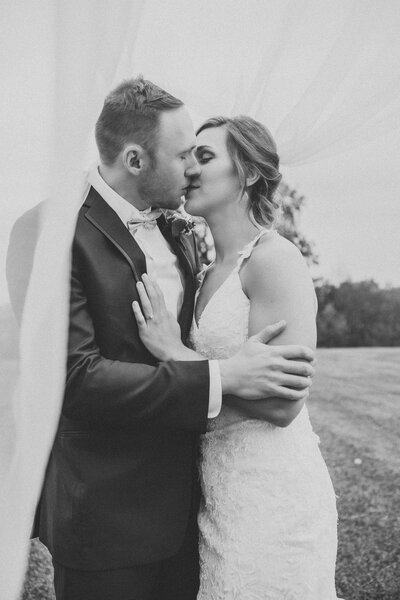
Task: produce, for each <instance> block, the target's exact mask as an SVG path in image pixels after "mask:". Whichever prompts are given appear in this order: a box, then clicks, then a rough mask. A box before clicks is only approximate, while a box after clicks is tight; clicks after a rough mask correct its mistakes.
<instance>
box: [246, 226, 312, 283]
mask: <svg viewBox="0 0 400 600" xmlns="http://www.w3.org/2000/svg"><path fill="white" fill-rule="evenodd" d="M242 280H243V284H244V286H245V287H246V288H247V289H249V290H251V288H253V287H254V286H257V287H258V286H259V285H260V284H262V282H266V283H267V284H268V287H269V288H270V287H271V284H272V285H273V286H274V287H275V289H277V287H276V286H277V284H278V283H279V284H280V285H279V287H280V286H281V285H282V284H285V283H286V284H287V285H288V286H289V287H290V286H291V285H293V284H294V283H295V282H297V283H300V282H301V281H303V283H304V284H305V285H308V284H309V283H310V282H312V280H311V275H310V272H309V269H308V267H307V264H306V261H305V259H304V257H303V256H302V254H301V252H300V250H299V249H298V248H297V247H296V246H295V245H294V244H293V243H292V242H290V241H289V240H287V239H286V238H284V237H283V236H281V235H280V234H279V233H277V232H272V231H271V232H269V233H266V234H264V235H263V236H262V237H261V238H260V240H259V242H258V243H257V245H256V246H255V247H254V249H253V252H252V253H251V256H250V257H249V260H248V261H247V264H246V265H245V269H243V273H242Z"/></svg>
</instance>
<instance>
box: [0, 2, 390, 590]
mask: <svg viewBox="0 0 400 600" xmlns="http://www.w3.org/2000/svg"><path fill="white" fill-rule="evenodd" d="M1 10H2V13H3V14H2V15H1V20H2V23H3V24H4V34H2V37H1V39H0V45H1V48H0V49H1V55H2V56H3V57H6V58H7V64H6V67H7V71H6V73H5V74H4V77H3V76H2V83H3V87H4V89H5V94H4V95H3V97H2V100H1V102H2V104H1V106H0V108H1V111H0V114H1V115H2V122H1V131H2V140H3V143H4V149H2V153H1V157H0V159H1V164H2V166H3V167H4V174H5V175H3V176H2V178H1V180H0V191H1V194H0V197H1V202H2V221H1V237H2V242H1V244H0V253H1V255H0V262H1V266H2V267H3V265H4V262H5V249H6V246H7V238H8V233H9V231H10V229H11V226H12V223H13V221H14V220H15V218H16V217H17V216H19V215H20V214H22V213H23V212H24V211H25V210H26V209H27V208H30V207H32V206H33V205H35V204H37V203H38V202H40V201H41V200H43V199H44V198H50V200H49V201H48V202H47V204H46V209H45V211H44V218H43V221H42V226H41V230H40V238H39V242H38V246H37V250H36V253H35V260H34V267H33V272H32V277H31V284H30V287H29V292H28V297H27V301H26V306H25V311H24V316H23V325H22V333H21V338H20V364H19V365H18V364H17V363H16V361H15V360H10V359H9V358H7V356H8V355H7V353H6V352H5V353H3V355H2V357H1V358H0V361H1V362H0V368H1V373H0V385H1V390H0V394H1V405H0V406H1V419H0V436H1V446H0V450H1V459H0V481H1V487H0V525H1V540H2V542H1V544H0V596H1V598H2V599H4V600H14V599H15V598H16V597H17V596H18V588H19V586H20V583H21V577H22V573H23V569H24V565H25V558H26V549H27V538H28V534H29V530H30V523H31V519H32V515H33V512H34V507H35V503H36V500H37V497H38V493H39V490H40V485H41V480H42V477H43V474H44V470H45V466H46V462H47V457H48V453H49V449H50V447H51V443H52V438H53V436H54V433H55V428H56V424H57V420H58V416H59V411H60V405H61V400H62V392H63V382H64V374H65V345H66V331H67V309H68V306H67V305H68V271H69V252H70V244H71V239H72V235H73V230H74V222H75V217H76V212H77V209H78V207H79V205H80V203H81V201H82V194H83V193H84V192H83V190H82V187H84V185H85V184H84V180H83V179H82V176H81V172H82V170H83V168H84V166H85V165H86V164H88V162H89V159H88V157H89V158H90V159H91V158H92V157H93V148H94V144H93V136H92V135H91V132H92V129H93V125H94V122H95V120H96V118H97V115H98V113H99V110H100V107H101V104H102V101H103V98H104V96H105V94H106V93H107V91H108V90H109V89H110V88H111V87H112V86H113V85H114V84H115V83H116V82H117V81H119V80H120V79H121V78H122V77H124V76H130V75H132V74H135V73H138V72H143V73H144V74H145V76H146V77H148V78H151V79H154V80H155V81H156V82H157V83H159V84H160V85H163V86H165V87H166V88H167V89H168V90H170V91H172V92H175V93H176V94H177V95H178V96H180V97H182V98H183V99H184V100H185V101H186V103H187V104H188V105H189V106H190V108H191V109H192V111H193V115H194V117H195V121H196V123H197V124H198V123H199V122H200V120H201V119H202V118H203V117H207V116H209V115H214V114H217V113H223V114H235V113H239V112H242V113H248V114H252V115H253V116H255V117H256V118H259V119H260V120H262V121H263V122H265V123H266V124H267V126H268V127H269V128H270V129H271V130H272V132H273V133H275V134H276V138H277V141H278V146H279V150H280V154H281V155H282V159H283V161H284V162H286V163H287V164H291V165H295V164H301V163H302V162H305V161H310V160H314V161H317V160H318V159H320V158H323V157H325V156H327V155H329V154H330V153H333V152H339V151H341V150H343V149H347V148H348V147H349V145H353V144H356V143H361V142H364V141H365V140H370V139H374V138H376V137H377V136H378V135H380V134H382V133H384V132H385V131H387V130H389V129H390V128H393V127H398V126H399V122H398V112H399V108H400V106H399V104H400V93H399V92H400V79H399V77H400V68H399V45H398V44H395V43H394V40H395V35H396V31H397V30H398V25H399V15H398V14H397V2H394V1H390V0H387V1H386V2H385V3H381V2H378V1H371V0H364V1H363V2H348V1H347V0H334V1H333V0H332V1H331V0H328V1H327V2H324V3H320V2H319V1H318V0H308V1H306V0H305V1H297V0H286V1H285V0H270V1H269V2H265V1H264V0H249V1H248V2H246V3H244V2H241V1H239V0H237V1H234V2H232V1H231V0H221V1H220V2H214V1H211V0H204V1H202V2H198V3H187V2H186V1H184V0H170V2H158V1H156V0H148V1H147V2H145V1H144V0H143V1H140V0H137V1H129V0H126V1H122V0H120V1H119V2H112V1H111V0H98V1H97V2H96V3H93V2H92V1H91V0H69V1H68V2H63V1H62V0H43V2H40V3H28V2H23V0H19V1H18V0H17V1H15V0H14V1H11V0H8V1H5V2H2V3H1ZM10 107H12V108H10ZM377 171H378V170H377ZM377 176H378V175H377ZM3 217H4V218H3ZM1 270H3V269H1ZM2 281H4V278H3V280H2ZM2 298H3V301H2V303H3V304H4V303H7V298H6V297H5V296H4V294H3V296H2ZM7 325H10V326H11V318H10V319H9V322H8V323H7ZM3 331H4V330H3ZM5 346H6V342H4V343H2V348H4V347H5ZM17 373H20V377H19V379H18V385H17V388H16V391H15V386H16V381H17V378H16V374H17ZM13 390H14V391H13Z"/></svg>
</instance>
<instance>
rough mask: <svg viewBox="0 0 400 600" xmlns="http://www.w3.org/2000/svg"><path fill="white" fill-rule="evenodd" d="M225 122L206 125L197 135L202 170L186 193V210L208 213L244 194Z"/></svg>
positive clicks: (207, 215) (216, 210)
mask: <svg viewBox="0 0 400 600" xmlns="http://www.w3.org/2000/svg"><path fill="white" fill-rule="evenodd" d="M226 135H227V133H226V129H225V127H224V126H221V127H212V128H209V129H204V130H203V131H201V132H200V133H199V135H198V136H197V150H196V155H197V160H198V162H199V164H200V167H201V174H200V175H199V177H198V178H197V179H196V180H195V181H193V184H192V185H193V187H191V189H190V190H189V192H188V194H187V195H186V204H185V210H186V211H187V212H188V213H190V214H191V215H195V216H201V217H205V218H206V219H207V217H209V216H210V214H212V213H215V212H219V211H223V210H224V209H225V208H226V207H227V206H229V205H231V204H232V203H233V202H236V201H237V199H238V198H239V197H240V196H241V186H240V182H239V177H238V175H237V173H236V170H235V167H234V165H233V162H232V159H231V157H230V156H229V153H228V149H227V147H226Z"/></svg>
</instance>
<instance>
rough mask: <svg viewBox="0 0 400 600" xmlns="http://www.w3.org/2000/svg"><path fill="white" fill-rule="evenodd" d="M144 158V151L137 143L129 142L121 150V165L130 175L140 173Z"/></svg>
mask: <svg viewBox="0 0 400 600" xmlns="http://www.w3.org/2000/svg"><path fill="white" fill-rule="evenodd" d="M145 160H146V153H145V151H144V150H143V148H142V146H139V145H138V144H129V146H126V147H125V149H124V151H123V152H122V162H123V165H124V167H125V168H126V169H127V170H128V171H129V172H130V173H132V175H140V172H141V171H142V170H143V166H144V162H145Z"/></svg>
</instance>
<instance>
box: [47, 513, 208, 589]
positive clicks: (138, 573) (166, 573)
mask: <svg viewBox="0 0 400 600" xmlns="http://www.w3.org/2000/svg"><path fill="white" fill-rule="evenodd" d="M53 565H54V588H55V592H56V598H57V600H196V596H197V591H198V587H199V555H198V531H197V523H196V518H195V515H194V518H193V519H192V520H191V523H190V524H189V527H188V530H187V532H186V536H185V539H184V541H183V544H182V546H181V548H180V549H179V551H178V553H177V554H175V555H174V556H172V557H171V558H168V559H165V560H162V561H159V562H157V563H151V564H147V565H138V566H133V567H129V568H126V569H116V570H112V571H80V570H77V569H71V568H69V567H65V566H63V565H60V564H59V563H57V562H56V561H53Z"/></svg>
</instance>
